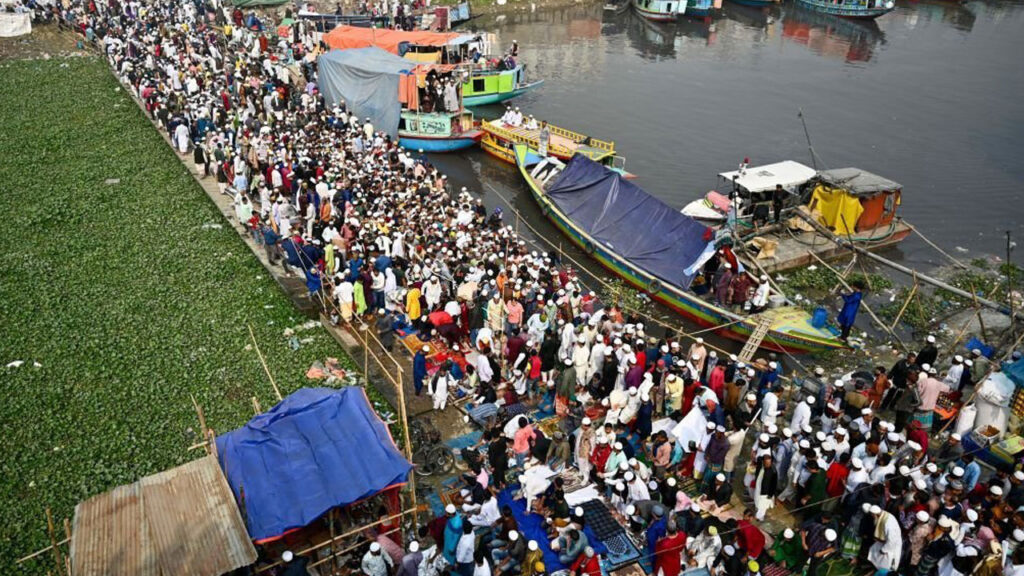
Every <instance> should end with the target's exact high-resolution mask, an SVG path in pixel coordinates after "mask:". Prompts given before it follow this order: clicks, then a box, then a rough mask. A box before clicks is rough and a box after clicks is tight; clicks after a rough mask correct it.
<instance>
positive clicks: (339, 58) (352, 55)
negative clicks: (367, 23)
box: [317, 46, 416, 137]
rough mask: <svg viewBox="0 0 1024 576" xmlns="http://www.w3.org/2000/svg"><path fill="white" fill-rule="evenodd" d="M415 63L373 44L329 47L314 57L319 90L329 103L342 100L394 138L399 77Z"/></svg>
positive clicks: (331, 104) (406, 72) (396, 130)
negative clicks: (350, 47) (345, 47)
mask: <svg viewBox="0 0 1024 576" xmlns="http://www.w3.org/2000/svg"><path fill="white" fill-rule="evenodd" d="M415 67H416V63H415V62H413V61H411V60H406V59H405V58H402V57H400V56H396V55H394V54H392V53H390V52H388V51H387V50H382V49H380V48H377V47H376V46H371V47H369V48H353V49H351V50H331V51H330V52H328V53H326V54H324V55H322V56H320V58H319V59H318V60H317V70H318V74H319V80H320V91H321V92H323V94H324V98H325V99H326V101H327V104H328V106H334V105H335V104H337V103H338V102H340V101H341V100H344V101H345V105H346V106H347V107H348V110H349V112H351V113H354V114H355V115H356V116H358V117H359V119H360V120H362V119H364V118H369V119H370V122H372V123H373V126H374V128H375V129H377V130H379V131H381V132H384V133H386V134H389V135H391V137H394V136H395V135H397V134H398V121H399V120H400V119H401V115H402V105H401V104H400V103H399V101H398V78H399V76H401V75H402V74H408V73H409V71H410V70H412V69H413V68H415Z"/></svg>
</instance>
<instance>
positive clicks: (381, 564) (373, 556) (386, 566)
mask: <svg viewBox="0 0 1024 576" xmlns="http://www.w3.org/2000/svg"><path fill="white" fill-rule="evenodd" d="M393 567H394V560H392V559H391V555H390V554H382V553H381V548H380V544H378V543H377V542H374V543H372V544H370V550H369V551H368V552H367V553H366V554H364V555H363V560H362V562H361V563H360V568H361V569H362V571H363V574H365V575H366V576H388V574H389V573H390V572H391V569H392V568H393Z"/></svg>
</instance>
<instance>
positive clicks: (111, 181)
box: [103, 178, 121, 186]
mask: <svg viewBox="0 0 1024 576" xmlns="http://www.w3.org/2000/svg"><path fill="white" fill-rule="evenodd" d="M103 183H104V184H106V185H107V186H109V185H111V184H120V183H121V179H120V178H107V179H106V180H104V181H103Z"/></svg>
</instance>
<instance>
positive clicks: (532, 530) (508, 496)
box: [498, 484, 607, 574]
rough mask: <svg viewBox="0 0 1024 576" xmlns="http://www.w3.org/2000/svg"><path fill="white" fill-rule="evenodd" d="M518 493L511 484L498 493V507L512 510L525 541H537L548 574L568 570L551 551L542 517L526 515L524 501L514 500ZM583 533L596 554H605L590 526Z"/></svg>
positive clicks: (605, 549) (515, 486) (601, 544)
mask: <svg viewBox="0 0 1024 576" xmlns="http://www.w3.org/2000/svg"><path fill="white" fill-rule="evenodd" d="M518 491H519V485H518V484H513V485H511V486H509V487H508V488H505V489H504V490H502V491H501V492H499V493H498V507H499V508H501V507H504V506H508V507H510V508H511V509H512V515H513V516H514V517H515V519H516V523H517V524H518V525H519V532H521V533H522V534H523V536H524V537H525V538H526V541H527V542H529V541H530V540H536V541H537V545H538V546H539V547H540V550H541V552H543V554H544V566H545V568H547V573H548V574H554V573H555V572H557V571H559V570H566V569H568V568H569V567H568V566H566V565H565V564H562V563H561V562H559V561H558V553H557V552H555V551H553V550H552V549H551V540H549V539H548V535H547V524H546V523H545V522H544V517H543V516H541V515H540V514H534V513H530V514H527V513H526V500H524V499H523V498H518V499H516V498H515V494H516V492H518ZM583 533H584V534H586V535H587V540H588V542H589V544H590V546H591V547H592V548H593V549H594V552H596V553H598V554H604V553H605V552H607V548H606V547H605V545H604V544H603V543H601V541H600V540H598V539H597V535H596V534H594V531H593V530H592V529H591V528H590V526H585V527H584V528H583Z"/></svg>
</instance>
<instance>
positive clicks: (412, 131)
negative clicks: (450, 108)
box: [398, 109, 484, 152]
mask: <svg viewBox="0 0 1024 576" xmlns="http://www.w3.org/2000/svg"><path fill="white" fill-rule="evenodd" d="M473 124H474V123H473V113H472V112H470V111H469V110H466V109H462V110H459V111H458V112H441V113H437V112H433V113H423V112H415V111H411V110H402V119H401V120H400V121H399V124H398V138H399V143H400V144H401V145H402V146H405V147H406V148H407V149H409V150H422V151H424V152H455V151H458V150H464V149H466V148H469V147H470V146H473V145H474V144H476V143H477V142H479V141H480V139H481V138H483V135H484V133H483V131H482V130H480V129H478V128H475V127H474V126H473Z"/></svg>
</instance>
